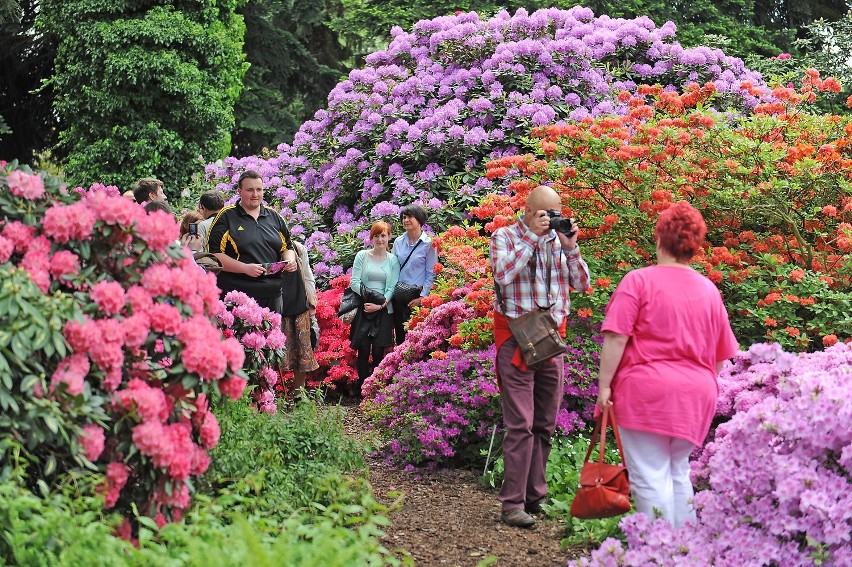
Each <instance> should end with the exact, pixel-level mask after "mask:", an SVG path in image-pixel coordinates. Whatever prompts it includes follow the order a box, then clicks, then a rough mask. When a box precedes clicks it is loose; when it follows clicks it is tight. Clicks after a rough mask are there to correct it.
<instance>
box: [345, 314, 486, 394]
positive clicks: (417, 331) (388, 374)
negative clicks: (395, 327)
mask: <svg viewBox="0 0 852 567" xmlns="http://www.w3.org/2000/svg"><path fill="white" fill-rule="evenodd" d="M474 317H475V314H474V312H473V308H472V307H470V306H469V305H467V303H465V302H464V301H463V300H456V301H450V302H447V303H444V304H442V305H439V306H438V307H435V308H434V309H432V311H431V312H430V313H429V316H428V317H427V318H426V319H425V320H424V321H423V322H421V323H420V324H419V325H417V327H415V328H414V329H412V330H411V331H409V332H408V333H407V334H406V335H405V341H404V342H403V343H402V344H401V345H399V346H398V347H396V348H395V349H394V350H393V352H390V353H388V354H387V356H385V358H384V359H382V362H381V364H379V366H377V367H376V370H375V372H373V374H372V376H370V377H369V378H367V379H366V380H364V386H363V387H362V389H361V392H362V393H363V395H364V398H365V399H366V398H371V397H373V396H375V395H376V393H378V392H379V391H380V390H381V388H382V387H384V385H385V384H387V383H388V382H390V380H391V379H392V378H393V377H394V376H395V375H396V373H397V370H398V369H399V367H400V366H401V365H402V364H404V363H411V362H414V361H417V360H422V359H423V358H425V357H426V356H427V355H428V354H429V353H431V352H433V351H436V350H446V349H447V348H448V347H449V343H448V342H447V341H448V340H449V338H450V337H451V336H453V335H454V334H455V333H456V330H457V329H458V326H459V323H461V322H462V321H468V320H470V319H473V318H474Z"/></svg>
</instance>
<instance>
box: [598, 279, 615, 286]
mask: <svg viewBox="0 0 852 567" xmlns="http://www.w3.org/2000/svg"><path fill="white" fill-rule="evenodd" d="M611 283H612V280H610V279H609V278H598V279H597V281H596V282H595V285H596V286H598V287H603V288H607V287H609V284H611Z"/></svg>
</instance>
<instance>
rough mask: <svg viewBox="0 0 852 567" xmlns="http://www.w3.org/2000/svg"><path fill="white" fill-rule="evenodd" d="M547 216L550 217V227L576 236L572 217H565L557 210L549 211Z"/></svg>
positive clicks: (567, 234)
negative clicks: (572, 227) (572, 226)
mask: <svg viewBox="0 0 852 567" xmlns="http://www.w3.org/2000/svg"><path fill="white" fill-rule="evenodd" d="M547 216H549V217H550V228H552V229H553V230H555V231H556V232H561V233H562V234H564V235H565V236H574V231H573V230H571V219H569V218H565V217H563V216H562V215H560V214H559V213H558V212H557V211H547Z"/></svg>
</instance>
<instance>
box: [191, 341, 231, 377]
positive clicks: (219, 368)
mask: <svg viewBox="0 0 852 567" xmlns="http://www.w3.org/2000/svg"><path fill="white" fill-rule="evenodd" d="M226 354H227V353H225V352H223V350H222V349H221V343H219V344H216V343H210V342H207V341H197V340H196V341H191V342H188V343H186V345H185V346H184V349H183V352H182V353H181V362H183V367H184V368H185V369H186V371H187V372H194V373H196V374H198V375H199V376H201V378H203V379H204V380H208V381H213V380H218V379H220V378H221V377H222V376H224V375H225V372H226V370H227V367H228V359H227V356H226Z"/></svg>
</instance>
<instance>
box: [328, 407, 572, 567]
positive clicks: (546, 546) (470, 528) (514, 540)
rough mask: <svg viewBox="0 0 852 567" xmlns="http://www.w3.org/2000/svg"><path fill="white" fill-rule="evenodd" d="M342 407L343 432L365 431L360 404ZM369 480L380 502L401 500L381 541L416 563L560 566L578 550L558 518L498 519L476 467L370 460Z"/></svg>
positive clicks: (493, 500)
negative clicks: (423, 467) (517, 523)
mask: <svg viewBox="0 0 852 567" xmlns="http://www.w3.org/2000/svg"><path fill="white" fill-rule="evenodd" d="M344 409H345V411H346V430H347V433H349V434H350V435H356V436H358V435H363V434H364V431H365V430H366V427H365V425H364V422H363V419H362V417H361V413H360V410H359V409H358V407H357V406H347V407H345V408H344ZM370 482H371V484H372V486H373V490H374V492H375V496H376V498H377V499H378V500H379V501H380V502H382V503H385V504H391V503H393V502H395V501H397V500H399V502H400V503H401V506H400V507H399V509H398V510H396V511H394V512H392V513H391V514H390V519H391V522H392V524H391V525H390V526H388V527H387V528H386V530H385V531H386V532H387V534H388V535H387V538H386V540H385V545H386V546H387V547H388V548H391V549H397V548H402V549H405V550H407V551H408V552H409V553H410V554H411V556H412V557H413V558H414V560H415V564H416V565H418V566H420V567H431V566H450V567H456V566H458V567H475V566H477V565H479V564H480V563H481V562H483V561H484V560H488V558H491V559H490V561H485V562H484V563H483V565H496V566H499V567H514V566H516V565H517V566H525V565H530V566H536V567H539V566H541V567H550V566H560V567H564V566H565V564H566V563H567V561H568V560H569V559H572V558H574V557H575V556H576V555H575V554H574V553H572V552H571V550H570V549H568V550H566V549H563V548H562V547H561V546H560V543H559V541H560V539H561V538H562V537H563V532H564V528H563V525H562V523H561V522H558V521H553V520H548V521H545V520H543V519H539V521H538V524H537V526H536V528H535V529H532V530H523V529H518V528H510V527H508V526H505V525H503V524H501V523H500V521H499V518H500V504H499V502H497V498H496V492H495V491H493V490H490V489H486V488H483V487H482V486H481V485H480V483H479V473H478V472H475V471H470V470H464V469H444V470H438V471H416V472H413V473H412V472H404V471H402V470H399V469H396V468H392V467H389V466H388V465H386V464H384V463H383V462H381V461H373V462H371V463H370Z"/></svg>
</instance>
